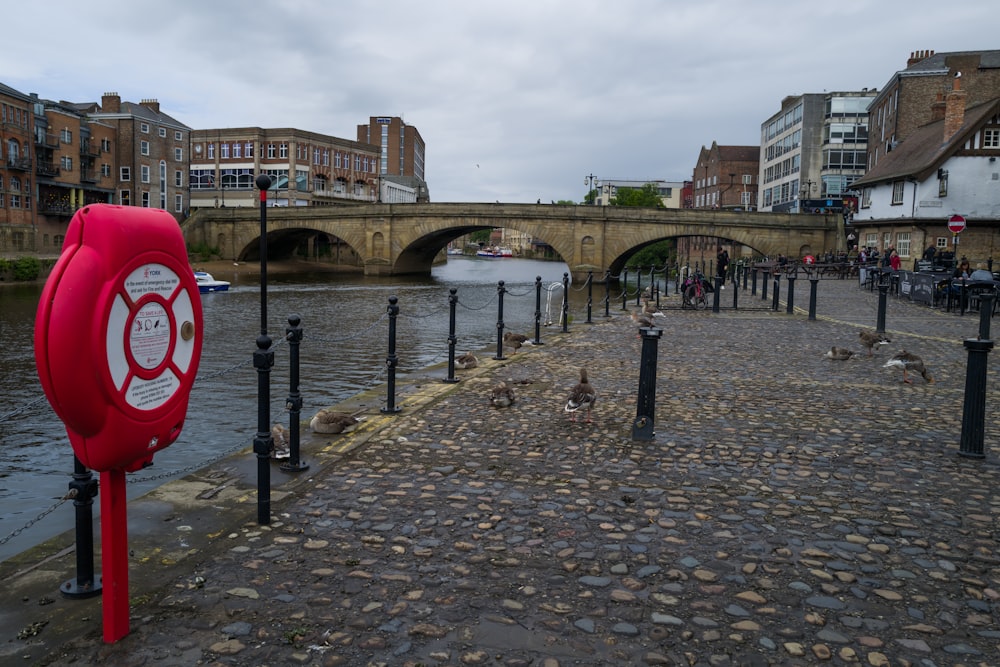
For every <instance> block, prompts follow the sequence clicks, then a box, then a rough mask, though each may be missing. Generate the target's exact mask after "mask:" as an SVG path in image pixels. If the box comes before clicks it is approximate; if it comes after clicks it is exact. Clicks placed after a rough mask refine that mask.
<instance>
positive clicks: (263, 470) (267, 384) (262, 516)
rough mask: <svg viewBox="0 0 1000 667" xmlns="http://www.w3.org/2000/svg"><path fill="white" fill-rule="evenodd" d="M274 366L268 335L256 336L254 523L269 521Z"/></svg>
mask: <svg viewBox="0 0 1000 667" xmlns="http://www.w3.org/2000/svg"><path fill="white" fill-rule="evenodd" d="M272 366H274V350H273V349H271V337H270V336H268V335H267V334H261V335H260V336H257V349H256V350H254V352H253V367H254V368H256V369H257V434H256V435H255V436H254V438H253V453H254V454H255V455H256V456H257V523H259V524H260V525H262V526H266V525H267V524H269V523H271V450H272V449H274V439H273V438H272V437H271V427H270V426H269V424H270V422H271V403H270V401H268V400H267V397H268V396H270V395H271V367H272Z"/></svg>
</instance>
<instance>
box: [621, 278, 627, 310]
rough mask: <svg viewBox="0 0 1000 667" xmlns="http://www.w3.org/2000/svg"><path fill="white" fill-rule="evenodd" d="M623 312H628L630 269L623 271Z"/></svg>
mask: <svg viewBox="0 0 1000 667" xmlns="http://www.w3.org/2000/svg"><path fill="white" fill-rule="evenodd" d="M622 310H628V269H624V270H622Z"/></svg>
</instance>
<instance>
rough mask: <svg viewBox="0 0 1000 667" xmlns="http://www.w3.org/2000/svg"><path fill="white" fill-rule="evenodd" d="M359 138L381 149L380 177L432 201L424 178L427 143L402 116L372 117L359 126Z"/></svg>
mask: <svg viewBox="0 0 1000 667" xmlns="http://www.w3.org/2000/svg"><path fill="white" fill-rule="evenodd" d="M358 141H359V142H361V143H365V144H374V145H376V146H378V148H379V166H378V174H379V178H380V179H384V180H388V181H390V182H394V183H399V184H401V185H405V186H407V187H411V188H413V189H415V190H416V193H417V201H430V193H429V192H428V190H427V182H426V181H425V180H424V157H425V148H426V147H425V145H424V140H423V138H421V136H420V132H419V131H418V130H417V128H416V127H414V126H413V125H407V124H406V123H405V122H404V121H403V119H402V118H399V117H398V116H371V117H370V118H369V120H368V124H367V125H358Z"/></svg>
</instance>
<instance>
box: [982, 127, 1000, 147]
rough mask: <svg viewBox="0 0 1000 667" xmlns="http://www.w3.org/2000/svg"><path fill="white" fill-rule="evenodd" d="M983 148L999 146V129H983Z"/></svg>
mask: <svg viewBox="0 0 1000 667" xmlns="http://www.w3.org/2000/svg"><path fill="white" fill-rule="evenodd" d="M983 148H1000V129H997V128H987V129H985V130H983Z"/></svg>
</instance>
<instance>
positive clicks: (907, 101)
mask: <svg viewBox="0 0 1000 667" xmlns="http://www.w3.org/2000/svg"><path fill="white" fill-rule="evenodd" d="M959 72H961V75H962V76H961V79H962V89H963V90H964V91H965V94H966V96H967V98H966V99H967V104H968V105H969V106H973V105H976V104H979V103H981V102H986V101H988V100H990V99H993V98H995V97H997V94H998V91H1000V51H955V52H950V53H935V52H934V51H914V52H912V53H911V54H910V57H909V59H908V60H907V61H906V69H904V70H901V71H899V72H896V73H895V74H893V75H892V77H891V78H890V79H889V81H888V82H886V84H885V85H884V86H883V87H882V90H881V91H880V92H879V93H878V95H877V96H876V97H875V99H874V100H873V101H872V103H871V106H869V108H868V112H869V142H868V156H867V162H866V165H867V168H868V169H873V168H874V167H875V166H876V165H878V162H879V159H880V158H881V157H883V156H884V155H886V154H887V153H889V152H890V151H891V150H892V149H893V148H894V147H895V146H896V145H897V144H898V143H899V142H901V141H903V140H904V139H906V137H908V136H909V135H910V134H911V133H912V132H913V131H914V130H916V129H917V128H919V127H921V126H922V125H926V124H927V123H929V122H931V121H932V120H933V119H934V117H933V114H934V113H935V112H934V109H933V107H935V106H943V104H944V96H945V95H947V94H948V93H949V92H950V91H951V89H952V79H954V78H955V75H956V74H958V73H959Z"/></svg>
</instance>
